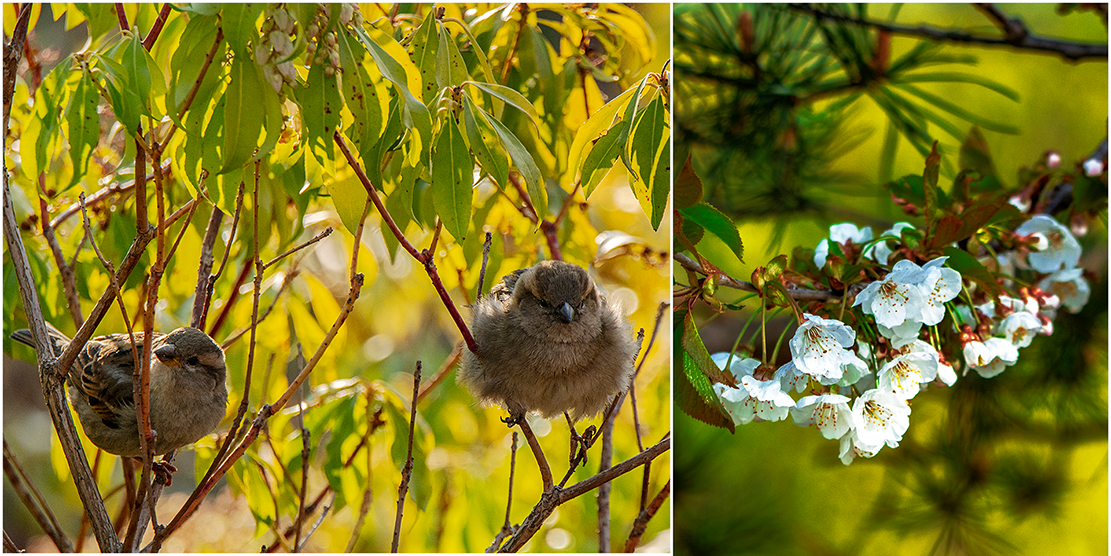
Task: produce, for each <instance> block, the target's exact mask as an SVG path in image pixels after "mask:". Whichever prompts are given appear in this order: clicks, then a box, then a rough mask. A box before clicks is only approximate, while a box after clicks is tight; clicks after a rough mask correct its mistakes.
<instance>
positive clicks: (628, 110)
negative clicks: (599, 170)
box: [621, 76, 648, 166]
mask: <svg viewBox="0 0 1111 556" xmlns="http://www.w3.org/2000/svg"><path fill="white" fill-rule="evenodd" d="M647 82H648V76H645V77H644V79H641V80H640V83H638V84H637V88H636V92H635V93H633V97H632V98H630V99H629V103H628V104H626V105H625V112H624V114H623V115H622V117H621V119H623V120H625V121H626V122H634V123H633V125H632V126H630V127H629V129H628V130H627V131H626V132H625V137H623V138H622V139H621V142H622V143H625V150H624V151H623V152H622V157H624V158H625V159H626V166H631V165H630V164H628V160H627V159H628V154H629V152H630V150H631V149H632V143H631V142H628V143H627V142H626V141H627V140H628V135H629V134H630V133H632V132H633V128H634V127H635V126H636V121H637V104H639V103H640V94H641V92H642V91H643V90H644V84H645V83H647Z"/></svg>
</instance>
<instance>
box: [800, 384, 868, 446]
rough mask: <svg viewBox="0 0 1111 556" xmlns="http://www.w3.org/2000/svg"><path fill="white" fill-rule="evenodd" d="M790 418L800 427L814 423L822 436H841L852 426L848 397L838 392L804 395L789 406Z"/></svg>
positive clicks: (834, 437) (831, 437)
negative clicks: (793, 405)
mask: <svg viewBox="0 0 1111 556" xmlns="http://www.w3.org/2000/svg"><path fill="white" fill-rule="evenodd" d="M791 418H792V419H794V421H795V424H796V425H798V426H800V427H809V426H812V425H816V426H817V427H818V431H819V432H821V433H822V436H824V437H826V438H828V439H830V440H833V439H836V438H841V437H842V436H844V435H845V433H846V432H849V429H851V428H852V419H853V414H852V410H850V409H849V398H848V397H846V396H842V395H840V394H822V395H818V396H806V397H804V398H802V399H800V400H799V401H798V403H796V404H795V407H792V408H791Z"/></svg>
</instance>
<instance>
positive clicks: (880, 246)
mask: <svg viewBox="0 0 1111 556" xmlns="http://www.w3.org/2000/svg"><path fill="white" fill-rule="evenodd" d="M913 229H914V226H912V225H911V224H910V223H909V222H896V223H895V225H894V226H892V227H891V228H890V229H888V230H884V232H883V233H882V234H880V235H879V237H884V236H888V237H892V238H895V239H900V238H901V237H902V233H903V230H913ZM864 256H865V257H868V258H870V259H872V260H873V261H876V262H877V263H880V264H887V258H888V257H890V256H891V248H890V247H888V246H887V240H884V241H881V242H879V243H877V244H875V245H873V246H872V247H869V248H868V250H867V251H865V252H864Z"/></svg>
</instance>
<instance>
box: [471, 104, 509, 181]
mask: <svg viewBox="0 0 1111 556" xmlns="http://www.w3.org/2000/svg"><path fill="white" fill-rule="evenodd" d="M472 104H473V103H472V102H471V99H470V97H466V96H465V97H464V101H463V124H464V127H465V129H466V130H467V135H466V138H467V145H469V146H470V148H471V153H472V154H474V157H475V159H477V160H478V163H479V165H480V166H482V169H483V170H486V172H487V173H489V174H490V177H492V178H493V179H494V181H495V182H497V183H498V185H500V186H501V187H507V186H508V185H509V158H508V157H507V156H506V154H505V150H504V147H503V146H502V142H501V139H500V138H499V137H498V132H496V131H494V127H493V126H491V125H490V122H489V121H487V120H486V115H485V114H484V113H483V112H482V111H481V109H477V108H473V107H472V106H471V105H472ZM476 110H478V114H477V115H476V114H475V111H476Z"/></svg>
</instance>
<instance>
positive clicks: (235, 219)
mask: <svg viewBox="0 0 1111 556" xmlns="http://www.w3.org/2000/svg"><path fill="white" fill-rule="evenodd" d="M242 208H243V182H239V190H238V192H237V193H236V194H235V215H234V216H232V219H231V235H230V237H228V241H227V243H226V245H225V247H224V256H223V258H221V259H220V268H219V269H217V270H216V273H215V274H213V275H212V276H209V277H208V286H207V287H206V288H205V292H204V309H203V310H202V311H201V318H200V321H199V324H198V325H197V328H200V329H202V330H203V329H204V327H205V324H206V322H207V320H208V308H209V306H211V304H212V290H213V289H214V288H215V287H216V280H218V279H219V278H220V276H221V275H223V274H224V267H225V266H226V265H227V264H228V254H230V253H231V246H232V243H233V242H234V241H235V230H236V229H237V228H238V227H239V211H240V209H242ZM246 271H247V267H244V269H243V273H241V274H240V277H239V282H238V283H237V284H236V285H235V288H233V290H232V295H236V293H237V291H238V290H239V286H240V285H241V284H242V283H243V280H245V279H246ZM197 281H198V282H199V281H200V278H198V279H197ZM230 310H231V300H230V299H229V300H228V306H227V307H224V314H226V313H227V311H230ZM224 314H221V316H220V319H219V320H218V322H222V321H223V317H224ZM216 328H217V327H213V328H211V329H209V331H208V334H209V335H210V336H211V335H212V334H213V333H214V332H216Z"/></svg>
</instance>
